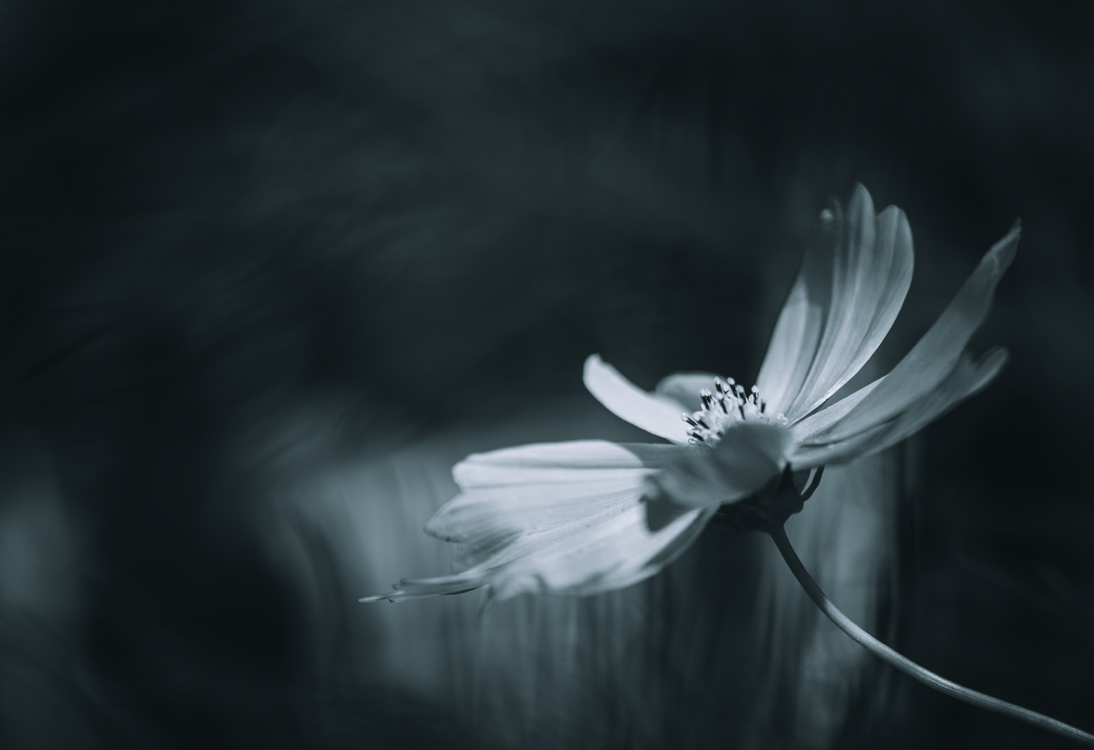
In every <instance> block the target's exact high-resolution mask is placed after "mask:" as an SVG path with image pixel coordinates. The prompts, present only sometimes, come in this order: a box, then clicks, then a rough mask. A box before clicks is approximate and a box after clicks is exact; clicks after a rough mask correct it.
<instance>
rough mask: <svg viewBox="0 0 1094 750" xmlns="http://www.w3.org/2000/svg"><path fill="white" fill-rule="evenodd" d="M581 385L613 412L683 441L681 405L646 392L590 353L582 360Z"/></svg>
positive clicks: (632, 422) (666, 437) (660, 434)
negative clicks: (583, 363)
mask: <svg viewBox="0 0 1094 750" xmlns="http://www.w3.org/2000/svg"><path fill="white" fill-rule="evenodd" d="M584 377H585V387H586V388H588V389H589V393H591V394H593V396H595V397H596V400H597V401H599V402H600V403H602V404H604V406H605V407H607V408H608V410H609V411H611V412H612V413H613V414H615V415H616V416H617V417H619V418H621V419H625V420H627V421H628V422H630V423H631V424H633V425H634V426H635V427H641V428H642V429H643V430H645V431H646V432H649V433H651V434H653V435H657V436H658V437H663V438H665V439H666V440H671V441H672V442H674V443H687V441H688V429H687V425H686V424H685V423H684V420H683V418H682V415H683V411H684V407H683V405H682V404H679V403H677V402H676V401H675V400H673V399H671V398H669V397H667V396H663V395H656V394H652V393H648V392H646V391H644V390H642V389H641V388H639V387H638V386H636V385H635V384H634V383H632V382H631V381H629V380H627V379H626V378H625V377H623V376H622V375H620V374H619V371H618V370H616V369H615V368H614V367H612V366H611V365H609V364H607V363H605V362H604V360H602V359H600V355H599V354H593V355H591V356H590V357H589V358H588V359H586V360H585V376H584Z"/></svg>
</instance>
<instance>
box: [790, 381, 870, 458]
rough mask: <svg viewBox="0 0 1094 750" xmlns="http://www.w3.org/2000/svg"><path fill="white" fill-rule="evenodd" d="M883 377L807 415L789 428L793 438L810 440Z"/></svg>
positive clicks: (838, 418) (806, 441)
mask: <svg viewBox="0 0 1094 750" xmlns="http://www.w3.org/2000/svg"><path fill="white" fill-rule="evenodd" d="M884 379H885V378H884V377H881V378H878V379H877V380H875V381H874V382H873V383H870V384H869V385H865V386H863V387H862V388H859V389H858V390H857V391H855V392H854V393H852V394H851V395H849V396H847V397H846V398H842V399H840V400H839V401H837V402H836V403H834V404H831V405H829V406H826V407H824V408H823V409H821V410H820V411H818V412H815V413H813V414H810V415H809V416H808V417H806V418H805V419H803V420H801V421H800V422H798V423H797V424H795V425H794V426H793V427H791V428H790V431H791V433H793V435H794V440H795V441H797V442H799V443H808V442H810V439H811V438H813V437H814V436H815V435H818V434H820V433H822V432H824V431H825V430H827V429H828V428H829V427H831V426H832V425H834V424H835V423H836V422H838V421H839V420H841V419H843V417H844V416H845V415H846V414H847V413H848V412H849V411H851V409H853V408H855V407H856V406H858V404H859V402H860V401H862V399H864V398H866V396H868V395H869V394H870V392H871V391H873V390H874V389H875V388H877V386H878V384H879V383H881V381H882V380H884Z"/></svg>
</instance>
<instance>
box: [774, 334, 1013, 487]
mask: <svg viewBox="0 0 1094 750" xmlns="http://www.w3.org/2000/svg"><path fill="white" fill-rule="evenodd" d="M1006 362H1007V353H1006V351H1005V350H1003V349H993V350H991V351H989V352H988V353H986V354H985V355H984V356H983V357H981V358H980V359H979V360H978V361H976V362H973V360H972V357H971V356H970V355H969V354H968V353H967V352H966V353H965V354H964V355H963V356H962V357H961V359H960V360H959V361H958V363H957V366H956V367H955V368H954V369H953V372H951V373H950V375H949V376H948V377H947V378H946V380H945V381H943V382H942V384H941V385H940V386H938V388H936V389H934V390H932V391H931V392H930V393H928V394H927V395H925V396H923V397H922V398H920V399H919V401H917V402H916V403H914V404H912V405H911V406H910V407H909V408H908V410H907V411H905V412H904V413H902V414H901V415H900V416H899V417H897V418H896V419H893V420H890V421H889V422H886V423H885V424H882V425H877V426H875V427H873V428H871V429H869V430H867V431H865V432H862V433H859V434H858V435H855V436H853V437H851V438H848V439H846V440H842V441H839V442H835V443H818V444H814V445H809V444H805V445H799V446H797V448H796V449H795V451H794V453H793V455H791V457H790V461H791V464H792V465H793V466H794V467H795V468H803V469H804V468H811V467H814V466H821V465H824V464H829V463H844V462H847V461H851V460H853V459H856V458H860V457H862V456H868V455H870V454H872V453H877V452H878V451H881V450H885V449H886V448H888V447H890V446H893V445H896V444H897V443H899V442H900V441H901V440H904V439H906V438H908V437H910V436H911V435H914V434H915V433H916V432H918V431H919V430H921V429H923V428H924V427H926V426H927V425H928V424H930V423H931V422H933V421H934V420H936V419H938V418H939V417H941V416H942V415H943V414H945V413H946V412H948V411H949V410H950V409H952V408H953V407H955V406H956V405H957V404H959V403H960V402H962V401H964V400H965V399H967V398H970V397H971V396H974V395H976V394H977V393H979V392H980V391H981V390H982V389H983V388H985V387H986V386H987V385H988V383H990V382H991V381H992V380H994V379H995V377H996V376H997V375H998V374H999V372H1000V371H1001V370H1002V369H1003V366H1004V365H1005V364H1006Z"/></svg>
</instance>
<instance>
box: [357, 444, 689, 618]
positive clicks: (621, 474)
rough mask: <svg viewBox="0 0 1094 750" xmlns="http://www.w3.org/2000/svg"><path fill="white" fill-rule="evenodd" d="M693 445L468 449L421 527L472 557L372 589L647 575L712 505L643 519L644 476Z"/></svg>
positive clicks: (677, 548)
mask: <svg viewBox="0 0 1094 750" xmlns="http://www.w3.org/2000/svg"><path fill="white" fill-rule="evenodd" d="M689 451H690V449H689V448H684V447H679V446H673V445H625V446H624V445H616V444H613V443H608V442H603V441H580V442H572V443H551V444H541V445H529V446H522V447H519V448H508V449H505V450H500V451H495V452H493V453H485V454H479V455H473V456H470V457H468V459H467V460H465V461H464V462H462V463H460V464H459V465H457V467H456V468H455V470H454V471H453V474H454V476H455V477H456V480H457V482H458V483H459V484H460V486H461V488H462V489H463V490H464V492H463V494H461V495H460V496H459V497H457V498H455V499H454V500H452V501H451V502H449V503H448V504H447V505H445V506H444V507H443V508H441V509H440V510H439V511H438V512H437V513H436V514H435V515H434V517H433V518H432V519H431V520H430V521H429V524H428V525H427V526H426V531H428V532H429V533H430V534H433V535H434V536H438V537H440V538H442V539H446V540H448V541H453V542H457V543H458V544H459V545H460V547H461V551H462V552H463V556H464V562H465V563H466V564H468V565H470V566H471V567H469V568H467V569H466V570H463V571H462V572H460V573H458V574H456V575H451V576H440V577H437V578H429V579H418V580H405V581H402V582H401V583H400V584H399V590H397V591H393V592H391V593H390V594H383V595H380V596H378V597H371V598H370V601H375V600H378V599H392V600H400V599H411V598H418V597H421V596H432V595H436V594H446V593H455V592H457V591H465V590H468V589H470V588H477V587H479V586H483V585H490V586H491V588H492V593H493V594H494V595H495V596H499V597H502V598H505V597H508V596H512V595H514V594H517V593H520V592H522V591H543V592H555V593H592V592H594V591H602V590H606V589H609V588H619V587H621V586H625V585H629V584H630V583H634V582H637V581H639V580H641V579H643V578H645V577H648V576H650V575H653V574H654V573H656V572H657V571H658V570H660V569H661V567H663V566H664V565H665V564H667V563H668V562H669V561H671V559H672V558H673V557H674V556H675V555H676V554H678V553H679V552H681V551H682V550H683V549H684V548H685V547H686V546H687V544H690V541H691V540H693V539H694V538H695V536H697V535H698V533H699V531H701V530H702V527H703V526H704V525H705V523H706V521H707V520H708V519H709V516H710V514H709V513H704V512H700V511H689V512H687V513H684V514H682V515H681V516H680V517H678V518H676V519H674V520H673V521H672V523H670V524H668V525H667V526H665V527H664V528H661V529H658V530H656V531H651V530H650V529H649V528H648V525H647V524H646V514H645V503H643V502H642V497H643V494H644V481H645V479H646V477H647V476H649V475H650V474H651V473H655V472H657V471H658V470H660V469H661V468H663V467H664V466H667V465H671V464H673V463H674V462H675V460H676V459H677V458H679V456H680V455H681V454H682V453H686V452H689Z"/></svg>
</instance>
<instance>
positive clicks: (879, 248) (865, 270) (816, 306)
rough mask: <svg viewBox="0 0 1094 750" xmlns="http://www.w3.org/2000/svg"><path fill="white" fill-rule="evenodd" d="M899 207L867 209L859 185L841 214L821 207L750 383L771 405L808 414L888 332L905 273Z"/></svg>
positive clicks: (905, 233)
mask: <svg viewBox="0 0 1094 750" xmlns="http://www.w3.org/2000/svg"><path fill="white" fill-rule="evenodd" d="M912 267H913V251H912V233H911V229H910V228H909V227H908V221H907V219H906V218H905V216H904V212H902V211H901V210H900V209H898V208H896V207H894V206H890V207H889V208H887V209H885V210H884V211H883V212H882V213H881V215H876V214H875V213H874V205H873V201H872V200H871V199H870V194H869V193H868V192H867V191H866V189H865V188H864V187H862V186H861V185H859V186H857V187H856V188H855V193H854V195H853V196H852V198H851V204H850V206H848V211H847V216H846V218H844V217H843V215H842V213H841V211H840V208H839V205H838V204H833V206H832V207H831V208H830V209H829V210H828V211H825V212H824V213H822V214H821V221H820V224H819V225H818V226H817V228H816V229H815V230H814V232H813V235H812V236H811V238H810V242H809V244H808V245H807V247H806V255H805V258H804V259H803V261H802V270H801V271H800V273H799V275H798V278H797V280H796V281H795V284H794V287H793V288H792V289H791V292H790V296H789V298H788V299H787V302H786V305H785V306H784V308H783V311H782V313H781V314H780V316H779V322H778V324H777V325H776V328H775V333H774V335H773V336H772V341H771V344H770V346H769V347H768V353H767V356H766V357H765V358H764V363H763V366H762V367H761V368H760V375H759V377H758V378H757V384H758V385H759V387H760V391H761V393H763V395H764V397H765V398H766V399H767V400H768V404H769V406H770V408H771V409H772V410H773V411H777V412H782V413H783V414H785V415H786V417H787V418H788V419H790V420H791V421H794V420H797V419H800V418H802V417H804V416H805V415H807V414H809V413H810V412H811V411H813V409H815V408H816V407H817V406H819V405H821V404H822V403H824V401H826V400H827V399H828V398H829V397H830V396H831V395H832V394H833V393H835V392H836V391H837V390H839V389H840V388H841V387H842V386H843V385H844V384H845V383H846V382H847V381H848V380H850V379H851V378H852V377H853V376H854V374H855V373H856V372H858V371H859V369H861V368H862V366H863V365H864V364H865V363H866V361H867V360H868V359H869V358H870V357H871V355H873V353H874V351H875V350H876V349H877V347H878V345H880V344H881V341H882V340H883V339H884V338H885V336H886V334H888V332H889V329H890V328H891V327H892V325H893V321H894V320H896V316H897V313H899V312H900V308H901V306H902V305H903V303H904V297H905V295H906V294H907V292H908V286H909V285H910V284H911V280H912Z"/></svg>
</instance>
